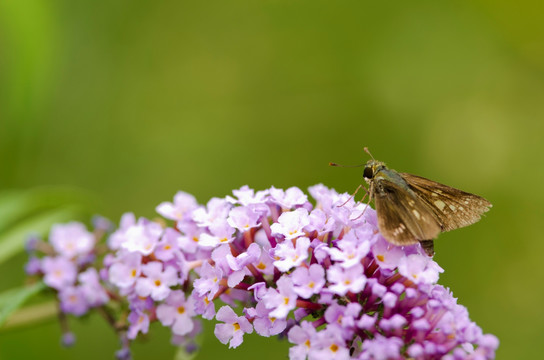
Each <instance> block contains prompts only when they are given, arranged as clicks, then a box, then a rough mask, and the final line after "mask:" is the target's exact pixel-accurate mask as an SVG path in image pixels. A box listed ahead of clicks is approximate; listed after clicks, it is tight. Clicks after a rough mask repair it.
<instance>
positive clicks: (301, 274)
mask: <svg viewBox="0 0 544 360" xmlns="http://www.w3.org/2000/svg"><path fill="white" fill-rule="evenodd" d="M291 279H292V280H293V285H294V287H293V290H294V291H295V293H296V294H297V295H298V296H300V297H302V298H304V299H308V298H310V297H311V296H312V295H314V294H319V292H320V291H321V289H322V288H323V286H324V285H325V270H323V266H321V265H319V264H312V265H311V266H310V268H305V267H299V268H296V269H295V271H293V273H292V274H291Z"/></svg>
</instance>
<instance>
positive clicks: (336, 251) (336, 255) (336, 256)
mask: <svg viewBox="0 0 544 360" xmlns="http://www.w3.org/2000/svg"><path fill="white" fill-rule="evenodd" d="M336 246H337V248H331V249H329V253H330V256H331V259H332V260H334V261H337V262H339V263H340V266H342V267H343V268H349V267H351V266H353V265H355V264H358V263H359V262H360V261H361V259H362V258H364V257H365V256H366V255H367V254H368V252H369V250H370V242H369V241H360V240H359V239H358V238H357V235H356V232H355V231H354V230H352V231H350V232H349V233H347V234H346V235H345V236H344V238H343V239H342V240H341V241H338V242H337V243H336Z"/></svg>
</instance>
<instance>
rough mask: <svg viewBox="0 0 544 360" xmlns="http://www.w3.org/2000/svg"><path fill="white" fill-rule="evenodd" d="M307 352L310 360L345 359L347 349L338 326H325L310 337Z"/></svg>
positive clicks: (347, 355)
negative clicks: (308, 350) (310, 344)
mask: <svg viewBox="0 0 544 360" xmlns="http://www.w3.org/2000/svg"><path fill="white" fill-rule="evenodd" d="M312 340H313V341H312V346H311V349H310V352H309V354H308V358H309V359H310V360H347V359H349V358H350V356H349V349H348V348H347V347H346V341H345V340H344V338H343V334H342V329H341V328H339V327H338V326H330V325H329V326H327V327H326V328H325V329H324V330H321V331H319V332H318V333H317V335H316V336H315V337H314V338H313V339H312Z"/></svg>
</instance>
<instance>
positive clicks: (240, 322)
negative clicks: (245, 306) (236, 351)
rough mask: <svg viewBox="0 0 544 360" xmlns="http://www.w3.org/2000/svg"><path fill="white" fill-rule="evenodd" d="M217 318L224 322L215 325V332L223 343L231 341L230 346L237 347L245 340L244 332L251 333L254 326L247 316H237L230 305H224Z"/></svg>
mask: <svg viewBox="0 0 544 360" xmlns="http://www.w3.org/2000/svg"><path fill="white" fill-rule="evenodd" d="M215 318H216V319H217V320H218V321H222V322H224V324H217V325H215V331H214V334H215V336H216V337H217V339H218V340H219V341H220V342H221V343H223V344H226V343H229V348H236V347H238V346H239V345H240V344H241V343H242V342H243V341H244V334H251V333H252V332H253V327H252V326H251V324H250V323H249V321H248V320H247V319H246V318H245V316H237V315H236V313H235V312H234V311H233V310H232V309H231V307H230V306H228V305H226V306H223V307H222V308H221V309H219V311H218V312H217V315H216V316H215Z"/></svg>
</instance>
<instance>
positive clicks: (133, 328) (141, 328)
mask: <svg viewBox="0 0 544 360" xmlns="http://www.w3.org/2000/svg"><path fill="white" fill-rule="evenodd" d="M128 322H129V323H130V326H129V327H128V331H127V337H128V338H129V339H131V340H132V339H135V338H136V336H137V335H138V333H140V332H141V333H142V334H147V332H148V331H149V316H148V315H147V314H146V313H145V312H143V311H140V310H133V311H131V312H130V314H129V315H128Z"/></svg>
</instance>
